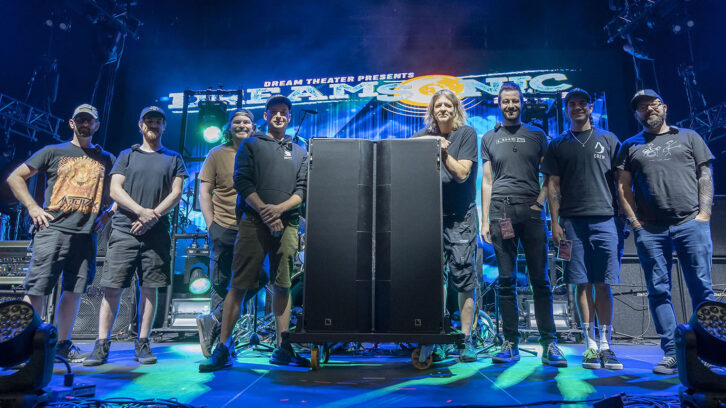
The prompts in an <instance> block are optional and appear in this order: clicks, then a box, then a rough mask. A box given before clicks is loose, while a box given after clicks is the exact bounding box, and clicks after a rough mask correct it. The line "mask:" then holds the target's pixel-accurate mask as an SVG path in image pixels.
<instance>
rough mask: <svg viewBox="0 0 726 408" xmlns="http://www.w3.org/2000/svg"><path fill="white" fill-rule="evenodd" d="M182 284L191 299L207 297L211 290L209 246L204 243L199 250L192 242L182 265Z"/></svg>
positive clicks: (195, 243)
mask: <svg viewBox="0 0 726 408" xmlns="http://www.w3.org/2000/svg"><path fill="white" fill-rule="evenodd" d="M184 284H185V285H187V286H186V288H185V289H186V290H188V291H189V294H191V295H192V296H193V297H199V296H202V295H207V294H208V293H209V291H210V290H211V288H212V282H211V280H210V277H209V245H208V244H207V243H206V242H205V244H204V246H202V247H201V248H200V247H199V246H197V242H196V241H194V242H192V244H191V245H190V246H189V247H188V248H187V249H186V260H185V263H184Z"/></svg>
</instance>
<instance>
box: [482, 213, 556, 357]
mask: <svg viewBox="0 0 726 408" xmlns="http://www.w3.org/2000/svg"><path fill="white" fill-rule="evenodd" d="M533 203H534V202H532V203H521V204H510V203H509V202H508V200H492V203H491V206H490V209H489V220H490V224H489V233H490V235H491V239H492V244H493V246H494V254H495V255H496V257H497V266H498V267H499V311H500V314H501V317H502V332H503V334H504V338H505V339H506V340H509V341H512V342H514V343H518V342H519V330H518V325H519V310H518V308H517V274H516V273H517V270H516V269H517V244H518V243H521V244H522V248H524V255H525V258H526V261H527V275H528V277H529V283H530V286H531V288H532V294H533V297H534V312H535V319H536V321H537V329H538V330H539V335H540V339H539V340H540V343H541V344H543V345H547V344H549V343H552V342H554V341H555V340H556V329H555V320H554V317H553V316H552V288H551V286H550V281H549V275H548V274H547V233H546V228H547V227H546V224H545V221H544V218H543V216H542V211H540V210H532V209H531V208H529V207H530V205H532V204H533ZM504 218H510V219H511V220H512V227H513V229H514V238H509V239H504V238H503V237H502V231H501V227H500V225H499V221H501V220H502V219H504Z"/></svg>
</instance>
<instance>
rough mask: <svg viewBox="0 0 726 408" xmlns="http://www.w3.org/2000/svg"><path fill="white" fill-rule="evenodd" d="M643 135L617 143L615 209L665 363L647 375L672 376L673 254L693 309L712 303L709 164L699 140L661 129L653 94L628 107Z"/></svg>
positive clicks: (659, 105) (659, 102)
mask: <svg viewBox="0 0 726 408" xmlns="http://www.w3.org/2000/svg"><path fill="white" fill-rule="evenodd" d="M631 108H632V109H633V111H634V112H635V118H636V119H637V120H638V121H639V122H640V123H641V124H642V125H643V131H642V132H640V133H638V134H637V135H635V136H633V137H631V138H630V139H628V140H626V141H625V142H624V143H623V146H622V147H621V148H620V152H619V153H618V159H617V162H616V165H617V168H618V170H619V172H618V193H619V196H620V205H621V206H622V209H623V211H624V212H625V215H626V216H627V217H628V223H629V224H630V225H631V226H632V228H633V233H634V235H635V246H636V249H637V251H638V258H639V259H640V264H641V266H642V267H643V273H644V275H645V283H646V285H647V288H648V303H649V305H650V313H651V315H652V316H653V322H654V323H655V329H656V331H657V332H658V335H659V336H660V339H661V341H660V345H661V348H662V349H663V352H664V353H665V357H663V359H662V360H661V362H660V363H658V364H657V365H656V366H655V368H654V369H653V372H655V373H656V374H674V373H676V372H677V371H678V366H677V364H676V359H675V354H676V350H675V330H676V315H675V313H674V311H673V304H672V301H671V267H672V266H673V259H672V253H673V250H675V251H676V253H677V254H678V263H679V265H680V266H681V269H682V270H683V277H684V279H685V281H686V286H688V292H689V293H690V295H691V300H692V302H693V308H694V310H695V308H696V306H697V305H698V304H699V303H701V302H703V301H704V300H713V299H714V295H713V287H712V283H711V257H712V255H713V244H712V243H711V228H710V225H709V223H710V219H711V204H712V202H713V181H712V180H711V161H712V160H713V159H714V157H713V155H712V154H711V152H710V151H709V150H708V147H707V146H706V144H705V143H704V141H703V139H702V138H701V137H700V136H699V135H698V134H697V133H696V132H694V131H692V130H689V129H678V128H676V127H673V126H668V125H667V124H666V121H665V119H666V113H667V111H668V107H667V106H666V105H665V104H664V103H663V99H662V98H661V97H660V96H659V95H658V94H657V93H655V91H653V90H652V89H645V90H642V91H638V92H637V93H636V94H635V96H633V99H632V100H631Z"/></svg>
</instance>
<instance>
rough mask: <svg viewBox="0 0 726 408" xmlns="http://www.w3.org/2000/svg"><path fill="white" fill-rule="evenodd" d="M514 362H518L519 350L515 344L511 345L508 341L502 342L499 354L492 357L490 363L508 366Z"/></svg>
mask: <svg viewBox="0 0 726 408" xmlns="http://www.w3.org/2000/svg"><path fill="white" fill-rule="evenodd" d="M515 361H519V350H518V349H517V344H516V343H512V342H511V341H509V340H504V343H502V348H501V349H500V350H499V353H497V354H495V355H494V356H493V357H492V363H500V364H508V363H513V362H515Z"/></svg>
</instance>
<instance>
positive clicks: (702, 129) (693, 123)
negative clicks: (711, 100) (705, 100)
mask: <svg viewBox="0 0 726 408" xmlns="http://www.w3.org/2000/svg"><path fill="white" fill-rule="evenodd" d="M676 126H678V127H684V128H688V129H693V130H695V131H696V132H697V133H698V134H699V135H701V137H703V139H704V140H705V141H706V142H713V141H715V140H718V139H721V138H723V137H726V102H722V103H721V104H719V105H716V106H713V107H710V108H708V109H705V110H703V111H701V112H698V113H696V114H695V115H693V117H689V118H687V119H684V120H682V121H680V122H678V123H677V124H676Z"/></svg>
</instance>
